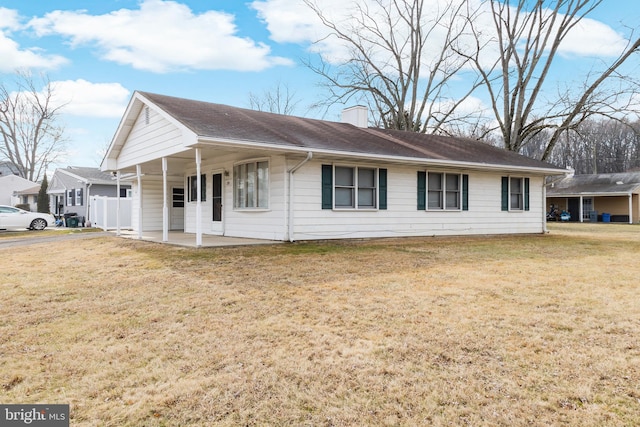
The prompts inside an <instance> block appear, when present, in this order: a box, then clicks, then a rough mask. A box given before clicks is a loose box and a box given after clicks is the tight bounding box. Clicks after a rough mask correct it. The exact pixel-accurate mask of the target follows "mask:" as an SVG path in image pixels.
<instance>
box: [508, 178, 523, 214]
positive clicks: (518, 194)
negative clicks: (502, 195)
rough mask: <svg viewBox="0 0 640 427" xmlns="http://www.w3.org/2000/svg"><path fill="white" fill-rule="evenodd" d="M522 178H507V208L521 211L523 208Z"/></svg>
mask: <svg viewBox="0 0 640 427" xmlns="http://www.w3.org/2000/svg"><path fill="white" fill-rule="evenodd" d="M523 181H524V179H523V178H510V179H509V209H510V210H512V211H521V210H523V209H524V183H523Z"/></svg>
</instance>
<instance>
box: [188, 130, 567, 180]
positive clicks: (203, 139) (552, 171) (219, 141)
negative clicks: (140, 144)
mask: <svg viewBox="0 0 640 427" xmlns="http://www.w3.org/2000/svg"><path fill="white" fill-rule="evenodd" d="M197 143H202V144H204V145H212V144H215V145H218V146H223V147H238V146H242V147H246V148H259V149H264V150H274V151H281V152H289V153H292V152H294V153H301V154H303V153H305V154H306V153H308V152H310V151H311V152H313V153H315V154H323V155H328V156H340V157H348V158H352V159H361V160H375V161H386V162H392V163H403V164H411V163H413V164H423V165H435V166H440V167H460V168H465V169H477V170H490V171H498V170H500V171H513V172H520V173H535V174H540V175H562V174H568V173H569V172H570V171H569V170H568V169H567V170H565V169H556V168H542V167H530V166H518V165H504V164H491V163H478V162H466V161H457V160H442V159H428V158H422V157H406V156H390V155H382V154H372V153H355V152H352V151H337V150H326V149H320V148H309V147H292V146H283V145H280V144H272V143H268V142H262V141H248V140H237V139H228V138H214V137H210V136H198V138H197ZM194 145H195V144H194Z"/></svg>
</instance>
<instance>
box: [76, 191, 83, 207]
mask: <svg viewBox="0 0 640 427" xmlns="http://www.w3.org/2000/svg"><path fill="white" fill-rule="evenodd" d="M76 206H82V188H76Z"/></svg>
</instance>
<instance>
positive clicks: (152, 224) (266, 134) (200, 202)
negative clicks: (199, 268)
mask: <svg viewBox="0 0 640 427" xmlns="http://www.w3.org/2000/svg"><path fill="white" fill-rule="evenodd" d="M366 114H367V113H366V108H365V107H353V108H351V109H348V110H345V112H344V113H343V123H337V122H329V121H322V120H314V119H306V118H300V117H293V116H283V115H278V114H272V113H266V112H259V111H253V110H246V109H241V108H235V107H230V106H225V105H219V104H212V103H207V102H200V101H193V100H187V99H181V98H174V97H169V96H164V95H158V94H151V93H145V92H135V93H134V95H133V97H132V99H131V101H130V103H129V105H128V107H127V109H126V112H125V114H124V117H123V118H122V120H121V122H120V125H119V127H118V129H117V131H116V134H115V136H114V138H113V141H112V142H111V145H110V147H109V150H108V152H107V154H106V156H105V158H104V160H103V162H102V165H101V168H102V170H103V171H109V172H113V173H114V174H116V176H117V177H118V183H120V182H121V181H125V180H126V181H127V182H130V183H131V184H132V189H133V201H134V207H133V219H132V224H133V229H134V230H135V231H137V233H138V235H139V237H140V238H142V233H143V232H144V231H162V235H163V241H168V239H169V231H170V230H183V231H184V232H185V233H193V234H194V239H195V242H196V245H197V246H200V245H201V244H202V236H203V235H220V236H232V237H247V238H257V239H267V240H276V241H295V240H311V239H342V238H376V237H398V236H433V235H470V234H506V233H541V232H544V231H545V230H546V221H545V199H546V195H545V186H544V181H545V176H549V175H561V174H564V173H565V172H566V171H565V170H564V169H560V168H557V167H555V166H552V165H550V164H547V163H543V162H540V161H537V160H534V159H530V158H527V157H524V156H520V155H518V154H515V153H512V152H508V151H505V150H501V149H498V148H495V147H491V146H489V145H486V144H483V143H481V142H477V141H474V140H470V139H465V138H452V137H443V136H434V135H425V134H417V133H410V132H401V131H392V130H384V129H378V128H368V127H367V117H366Z"/></svg>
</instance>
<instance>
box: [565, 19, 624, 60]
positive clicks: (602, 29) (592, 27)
mask: <svg viewBox="0 0 640 427" xmlns="http://www.w3.org/2000/svg"><path fill="white" fill-rule="evenodd" d="M626 45H627V40H626V39H625V38H624V37H623V36H622V35H621V34H619V33H618V32H616V31H614V30H613V28H611V27H609V26H608V25H605V24H603V23H602V22H599V21H596V20H594V19H589V18H583V19H582V21H580V22H579V23H578V24H577V25H576V26H575V27H574V28H573V29H572V30H571V31H570V32H569V33H568V34H567V36H566V37H565V39H564V40H563V42H562V44H561V45H560V49H559V51H560V53H562V54H565V55H578V56H604V57H607V56H618V55H620V54H621V53H622V52H623V51H624V49H625V47H626Z"/></svg>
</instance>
